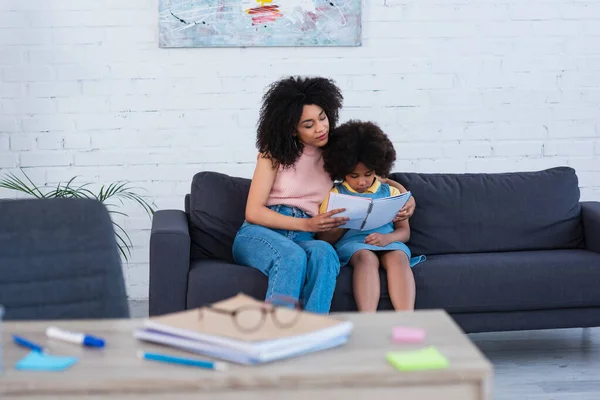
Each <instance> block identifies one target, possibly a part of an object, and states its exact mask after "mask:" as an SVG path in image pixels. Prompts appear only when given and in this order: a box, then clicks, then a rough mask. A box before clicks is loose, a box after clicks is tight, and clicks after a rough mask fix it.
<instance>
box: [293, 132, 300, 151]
mask: <svg viewBox="0 0 600 400" xmlns="http://www.w3.org/2000/svg"><path fill="white" fill-rule="evenodd" d="M294 146H295V147H296V151H300V149H299V148H298V136H296V135H294Z"/></svg>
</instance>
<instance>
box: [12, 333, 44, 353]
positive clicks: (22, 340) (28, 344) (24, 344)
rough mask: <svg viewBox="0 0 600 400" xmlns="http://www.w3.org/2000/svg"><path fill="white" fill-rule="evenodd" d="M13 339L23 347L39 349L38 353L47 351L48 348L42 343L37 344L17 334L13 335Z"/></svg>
mask: <svg viewBox="0 0 600 400" xmlns="http://www.w3.org/2000/svg"><path fill="white" fill-rule="evenodd" d="M13 341H14V342H15V343H16V344H18V345H19V346H21V347H26V348H28V349H30V350H33V351H37V352H38V353H45V352H46V350H44V348H43V347H42V346H40V345H37V344H35V343H33V342H31V341H29V340H27V339H25V338H22V337H20V336H17V335H13Z"/></svg>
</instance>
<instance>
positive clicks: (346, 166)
mask: <svg viewBox="0 0 600 400" xmlns="http://www.w3.org/2000/svg"><path fill="white" fill-rule="evenodd" d="M323 159H324V162H325V170H326V171H327V172H328V173H329V175H331V178H332V179H333V180H343V179H344V178H345V176H346V175H348V174H350V173H351V172H352V171H353V170H354V168H355V167H356V165H357V164H358V163H359V162H362V163H363V164H364V165H365V166H366V167H367V168H369V169H371V170H373V171H375V173H376V174H377V175H379V176H382V177H387V176H388V175H389V174H390V172H391V171H392V167H393V166H394V161H396V150H395V149H394V145H393V144H392V141H391V140H390V139H389V138H388V137H387V135H386V134H385V133H383V131H382V130H381V128H380V127H379V126H378V125H377V124H375V123H373V122H363V121H356V120H350V121H348V122H346V123H343V124H342V125H340V126H339V127H337V128H336V129H335V130H334V131H332V132H331V134H330V135H329V143H327V146H326V147H325V148H324V151H323Z"/></svg>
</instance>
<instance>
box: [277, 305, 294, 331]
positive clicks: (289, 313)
mask: <svg viewBox="0 0 600 400" xmlns="http://www.w3.org/2000/svg"><path fill="white" fill-rule="evenodd" d="M299 316H300V312H299V311H298V309H296V308H290V307H275V309H274V310H273V318H274V319H275V323H277V324H278V325H279V326H281V327H283V328H287V327H290V326H292V325H294V324H295V323H296V321H297V320H298V317H299Z"/></svg>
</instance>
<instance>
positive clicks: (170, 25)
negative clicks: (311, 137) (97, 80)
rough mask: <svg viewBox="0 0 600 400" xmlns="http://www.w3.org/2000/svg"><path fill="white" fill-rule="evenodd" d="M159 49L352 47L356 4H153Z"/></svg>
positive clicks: (190, 0) (277, 0)
mask: <svg viewBox="0 0 600 400" xmlns="http://www.w3.org/2000/svg"><path fill="white" fill-rule="evenodd" d="M158 22H159V47H161V48H181V47H186V48H202V47H209V48H210V47H332V46H340V47H357V46H361V45H362V38H361V36H362V0H339V1H335V0H330V1H326V0H159V21H158Z"/></svg>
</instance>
